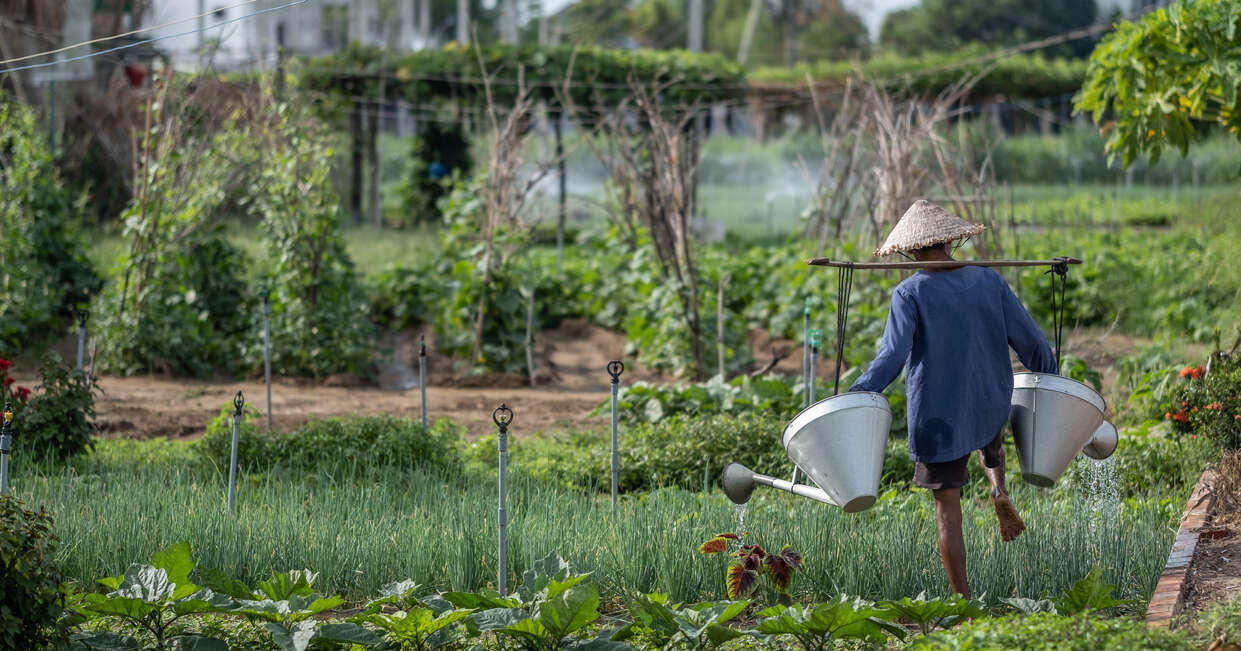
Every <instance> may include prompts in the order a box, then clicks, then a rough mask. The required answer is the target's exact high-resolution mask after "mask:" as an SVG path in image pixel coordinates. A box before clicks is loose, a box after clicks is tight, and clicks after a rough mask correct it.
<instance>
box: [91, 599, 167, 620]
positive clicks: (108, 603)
mask: <svg viewBox="0 0 1241 651" xmlns="http://www.w3.org/2000/svg"><path fill="white" fill-rule="evenodd" d="M82 607H83V610H86V611H88V612H90V613H93V614H95V615H104V616H114V617H125V618H128V619H132V620H140V619H142V618H144V617H146V616H147V615H150V614H151V613H153V612H156V611H157V610H159V608H158V607H157V606H154V605H152V604H150V603H148V602H146V601H144V600H142V599H138V598H135V597H121V596H116V595H115V593H114V594H113V595H107V596H105V595H101V594H98V593H96V594H88V595H86V598H85V599H83V600H82Z"/></svg>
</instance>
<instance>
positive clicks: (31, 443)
mask: <svg viewBox="0 0 1241 651" xmlns="http://www.w3.org/2000/svg"><path fill="white" fill-rule="evenodd" d="M39 374H40V375H42V377H43V382H42V384H40V385H39V386H37V387H35V389H36V393H35V395H34V397H33V398H31V399H30V401H29V402H28V403H27V404H26V405H25V406H24V407H22V408H20V409H19V410H18V415H17V417H18V418H20V419H21V420H20V421H19V422H20V428H19V429H18V435H17V436H15V437H14V439H15V441H14V443H15V445H16V447H17V449H18V450H22V451H25V452H29V453H31V454H32V456H35V457H44V458H51V459H57V460H64V459H68V458H70V457H72V456H75V455H77V454H79V453H81V452H84V451H86V450H87V449H88V448H90V447H91V434H92V433H93V431H94V426H93V425H92V424H91V421H92V420H93V419H94V417H95V393H96V392H97V391H98V390H99V389H98V388H97V387H96V386H95V385H94V384H93V383H92V382H91V378H90V376H88V375H87V374H86V372H85V371H83V370H81V369H77V368H71V367H69V365H67V364H65V362H64V361H63V360H62V359H61V358H60V356H59V355H57V354H56V353H54V352H51V351H49V352H47V353H45V354H44V355H43V363H42V365H41V366H40V368H39Z"/></svg>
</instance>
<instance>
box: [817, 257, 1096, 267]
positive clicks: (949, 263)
mask: <svg viewBox="0 0 1241 651" xmlns="http://www.w3.org/2000/svg"><path fill="white" fill-rule="evenodd" d="M1061 263H1064V264H1081V263H1082V261H1081V260H1079V259H1077V258H1067V257H1065V258H1056V259H1054V260H943V261H938V260H937V261H933V262H931V261H928V262H917V261H914V262H849V261H845V260H832V259H830V258H810V259H808V260H806V264H808V265H810V266H812V267H848V268H850V269H955V268H957V267H1052V266H1055V265H1058V264H1061Z"/></svg>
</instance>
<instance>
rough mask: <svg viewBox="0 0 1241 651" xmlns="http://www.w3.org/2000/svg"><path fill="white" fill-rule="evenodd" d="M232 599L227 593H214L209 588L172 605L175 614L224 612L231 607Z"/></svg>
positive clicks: (228, 610)
mask: <svg viewBox="0 0 1241 651" xmlns="http://www.w3.org/2000/svg"><path fill="white" fill-rule="evenodd" d="M234 603H235V602H234V601H233V600H232V598H231V597H229V596H228V595H222V594H216V593H215V592H212V591H211V590H210V589H209V588H208V589H202V590H199V591H198V592H195V593H194V594H193V595H191V596H190V597H189V598H188V599H182V600H180V601H178V602H176V603H175V604H173V606H172V610H173V612H174V613H176V614H177V615H189V614H191V613H224V612H230V611H232V609H233V606H234Z"/></svg>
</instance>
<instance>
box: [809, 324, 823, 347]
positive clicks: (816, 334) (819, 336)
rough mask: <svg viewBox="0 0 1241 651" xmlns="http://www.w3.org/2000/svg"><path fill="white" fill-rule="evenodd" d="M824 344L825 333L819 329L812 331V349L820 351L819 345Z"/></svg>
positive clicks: (812, 329)
mask: <svg viewBox="0 0 1241 651" xmlns="http://www.w3.org/2000/svg"><path fill="white" fill-rule="evenodd" d="M822 342H823V331H822V330H820V329H818V328H811V329H810V347H811V348H813V349H815V350H818V349H819V344H820V343H822Z"/></svg>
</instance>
